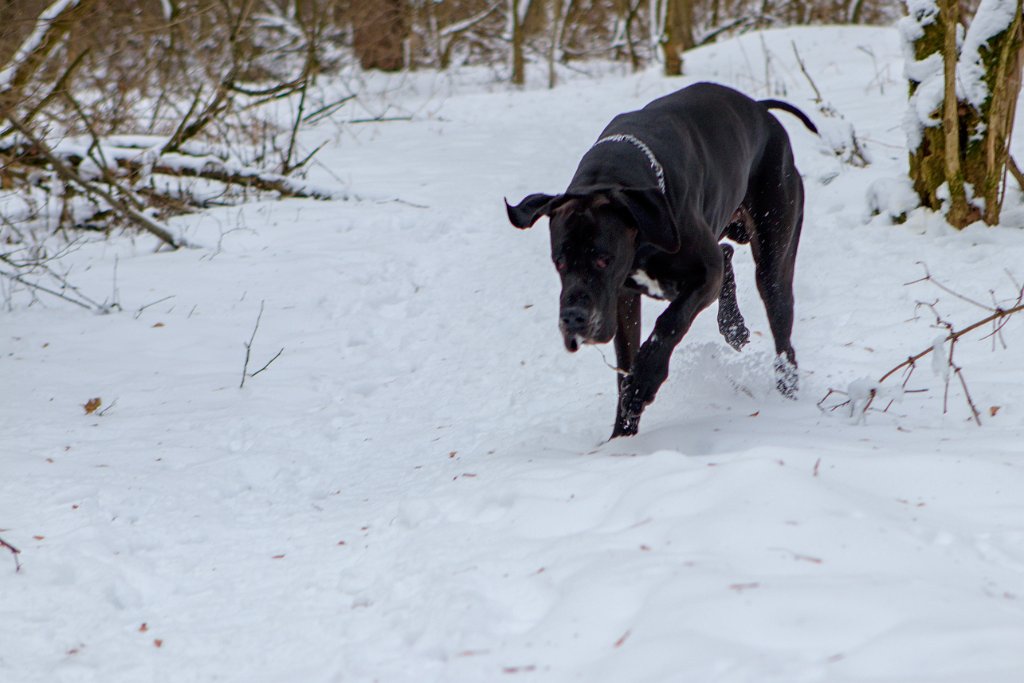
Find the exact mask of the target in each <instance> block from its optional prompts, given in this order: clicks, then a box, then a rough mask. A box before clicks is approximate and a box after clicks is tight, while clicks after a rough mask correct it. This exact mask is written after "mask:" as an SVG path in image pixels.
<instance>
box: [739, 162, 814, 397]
mask: <svg viewBox="0 0 1024 683" xmlns="http://www.w3.org/2000/svg"><path fill="white" fill-rule="evenodd" d="M779 147H780V148H779V149H778V150H777V151H776V152H775V154H773V155H769V156H770V157H771V158H772V159H773V160H774V164H773V165H772V166H769V167H768V168H767V169H766V170H767V172H764V173H762V174H760V177H759V178H756V182H755V183H753V185H754V187H755V188H758V189H759V190H760V191H759V192H756V193H754V194H753V195H752V196H751V209H752V210H751V211H750V214H751V216H752V217H753V218H754V223H755V225H754V231H753V232H754V235H753V238H752V239H751V240H750V247H751V252H752V253H753V256H754V261H755V263H756V264H757V268H756V277H757V289H758V292H759V293H760V294H761V300H762V301H763V302H764V308H765V312H767V314H768V324H769V326H770V327H771V330H772V337H773V338H774V339H775V353H776V357H775V386H776V388H777V389H778V390H779V393H781V394H782V395H783V396H785V397H787V398H794V397H795V395H796V391H797V385H798V377H797V369H796V368H797V365H796V352H795V351H794V350H793V344H792V342H791V339H790V338H791V336H792V334H793V317H794V314H793V273H794V269H795V267H796V252H797V244H798V242H799V240H800V229H801V227H802V225H803V206H804V193H803V183H802V181H801V180H800V175H799V174H798V173H797V170H796V167H795V166H794V165H793V161H792V152H791V151H790V150H789V146H788V143H787V144H784V145H780V146H779Z"/></svg>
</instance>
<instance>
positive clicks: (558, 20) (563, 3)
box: [548, 0, 573, 88]
mask: <svg viewBox="0 0 1024 683" xmlns="http://www.w3.org/2000/svg"><path fill="white" fill-rule="evenodd" d="M551 2H552V8H551V9H552V16H551V42H550V43H549V44H548V87H549V88H554V87H555V85H556V83H557V80H558V75H557V74H556V73H555V62H556V61H558V56H559V53H560V52H561V50H562V41H563V40H564V39H565V25H566V20H567V19H568V18H569V12H570V11H572V4H573V0H551Z"/></svg>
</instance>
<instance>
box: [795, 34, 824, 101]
mask: <svg viewBox="0 0 1024 683" xmlns="http://www.w3.org/2000/svg"><path fill="white" fill-rule="evenodd" d="M789 44H790V45H792V46H793V55H794V56H795V57H796V63H797V65H798V66H799V67H800V71H801V73H803V75H804V78H806V79H807V82H808V83H810V84H811V90H813V91H814V103H815V104H821V103H822V102H823V101H824V100H823V99H822V97H821V91H820V90H818V86H817V85H816V84H815V82H814V79H813V78H811V74H809V73H808V72H807V65H806V64H804V60H803V59H801V58H800V52H799V51H797V49H796V42H794V41H792V40H791V41H789Z"/></svg>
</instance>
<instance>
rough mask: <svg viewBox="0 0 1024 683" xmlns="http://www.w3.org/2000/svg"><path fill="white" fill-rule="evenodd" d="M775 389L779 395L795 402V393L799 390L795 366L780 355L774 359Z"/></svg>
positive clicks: (798, 379)
mask: <svg viewBox="0 0 1024 683" xmlns="http://www.w3.org/2000/svg"><path fill="white" fill-rule="evenodd" d="M775 388H776V389H778V390H779V393H780V394H782V395H783V396H785V397H786V398H788V399H792V400H796V392H797V389H799V388H800V376H799V375H798V374H797V370H796V364H794V363H793V362H792V361H790V360H789V358H787V357H786V355H785V354H782V353H780V354H779V355H778V356H776V357H775Z"/></svg>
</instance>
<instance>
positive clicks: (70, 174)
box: [0, 102, 187, 249]
mask: <svg viewBox="0 0 1024 683" xmlns="http://www.w3.org/2000/svg"><path fill="white" fill-rule="evenodd" d="M0 115H3V116H4V117H6V119H7V120H8V121H10V123H11V126H12V127H13V128H14V129H15V130H17V131H18V132H19V133H21V134H22V135H23V136H24V137H25V139H27V140H28V141H29V142H30V143H31V144H32V146H33V147H34V148H35V149H37V150H38V151H39V153H40V154H42V155H43V156H44V157H45V158H46V159H47V160H48V161H49V162H50V165H51V166H53V170H54V171H56V172H57V175H59V176H60V177H61V179H62V180H64V181H65V182H66V183H69V184H71V185H76V186H78V187H80V188H81V189H82V190H83V191H84V192H85V193H86V194H89V195H93V196H98V197H100V198H101V199H102V200H103V201H105V202H106V203H107V204H108V205H109V206H110V207H111V208H112V209H114V210H115V211H117V212H118V213H119V214H121V215H122V216H123V217H125V218H127V219H128V220H129V221H131V222H132V223H134V224H135V225H137V226H138V227H140V228H142V229H143V230H145V231H146V232H148V233H150V234H152V235H154V236H156V237H157V238H158V239H160V240H161V241H162V242H164V243H165V244H167V245H169V246H170V247H171V248H173V249H177V248H179V247H182V246H187V245H186V243H185V241H184V240H179V239H177V238H175V237H174V235H172V234H171V232H170V230H168V229H167V227H165V226H163V225H161V224H160V223H159V222H157V221H155V220H153V219H152V218H150V217H149V216H147V215H145V214H144V213H142V212H141V211H139V210H138V209H136V208H134V207H132V206H130V205H129V204H127V203H125V202H124V201H122V200H121V199H119V198H117V197H115V196H114V195H112V194H111V193H110V192H107V191H106V190H104V189H103V188H102V187H99V185H98V184H96V183H93V182H91V181H88V180H85V179H84V178H82V177H81V176H80V175H79V174H78V173H77V172H76V171H75V169H73V168H72V167H71V166H69V165H68V164H66V163H65V162H64V160H63V159H61V158H60V156H59V155H57V154H55V153H54V151H53V150H52V149H51V148H50V146H49V145H48V144H46V142H45V141H44V140H43V139H41V138H39V137H37V136H36V135H35V134H34V133H33V132H32V130H30V129H29V128H28V126H26V125H25V124H24V123H23V122H22V121H21V120H20V119H19V118H18V117H17V116H15V115H14V114H13V113H12V112H11V111H10V110H9V109H8V108H7V107H6V106H4V104H3V103H2V102H0ZM113 187H115V188H117V189H118V190H119V191H121V192H126V190H124V188H121V187H120V186H119V185H116V184H115V185H113Z"/></svg>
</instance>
